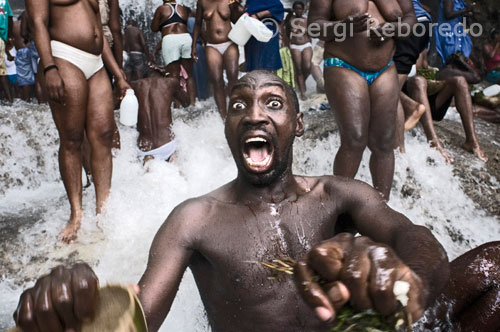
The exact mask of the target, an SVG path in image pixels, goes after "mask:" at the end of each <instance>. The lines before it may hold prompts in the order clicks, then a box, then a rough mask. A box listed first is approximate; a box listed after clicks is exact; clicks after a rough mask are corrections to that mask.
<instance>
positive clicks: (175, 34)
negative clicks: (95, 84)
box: [151, 0, 196, 105]
mask: <svg viewBox="0 0 500 332" xmlns="http://www.w3.org/2000/svg"><path fill="white" fill-rule="evenodd" d="M188 17H189V9H188V8H186V7H184V6H182V5H179V4H178V3H176V2H175V0H163V5H161V6H159V7H158V8H157V9H156V11H155V14H154V17H153V22H151V30H152V31H153V32H158V31H161V35H162V41H161V52H162V55H163V62H164V63H163V64H164V65H165V66H166V67H167V71H168V72H169V73H170V74H171V75H172V76H173V77H177V78H180V76H181V65H182V67H184V69H185V70H186V72H187V75H188V78H187V91H188V94H189V101H190V104H191V105H194V104H195V103H196V88H195V86H194V78H193V61H192V59H191V46H192V43H193V39H192V38H191V35H190V34H189V32H188V30H187V19H188Z"/></svg>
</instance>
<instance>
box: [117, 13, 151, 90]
mask: <svg viewBox="0 0 500 332" xmlns="http://www.w3.org/2000/svg"><path fill="white" fill-rule="evenodd" d="M123 41H124V49H125V51H126V52H127V55H128V60H127V62H126V63H125V66H124V67H123V70H124V71H125V74H126V75H127V78H128V80H129V82H130V81H135V80H139V79H141V78H142V77H143V73H144V70H145V69H146V61H147V62H150V58H149V50H148V46H147V45H146V40H145V39H144V34H143V33H142V30H141V29H139V28H138V27H137V24H136V23H135V21H133V20H131V21H130V22H129V24H128V25H127V27H126V28H125V32H124V34H123Z"/></svg>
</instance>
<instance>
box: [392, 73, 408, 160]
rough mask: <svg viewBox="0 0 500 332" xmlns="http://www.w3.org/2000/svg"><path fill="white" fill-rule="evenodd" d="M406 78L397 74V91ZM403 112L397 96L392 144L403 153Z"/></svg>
mask: <svg viewBox="0 0 500 332" xmlns="http://www.w3.org/2000/svg"><path fill="white" fill-rule="evenodd" d="M407 79H408V75H405V74H398V83H399V92H401V89H402V88H403V86H404V84H405V83H406V80H407ZM404 123H405V114H404V109H403V105H402V104H401V98H398V107H397V110H396V135H395V138H394V146H395V148H399V151H400V152H401V153H405V126H404Z"/></svg>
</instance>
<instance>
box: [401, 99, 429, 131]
mask: <svg viewBox="0 0 500 332" xmlns="http://www.w3.org/2000/svg"><path fill="white" fill-rule="evenodd" d="M424 113H425V106H424V105H422V104H418V106H417V108H416V109H414V110H413V111H412V112H411V115H410V116H409V117H408V118H407V119H406V120H405V130H410V129H412V128H413V127H415V126H416V125H417V123H418V121H419V120H420V118H421V117H422V115H424Z"/></svg>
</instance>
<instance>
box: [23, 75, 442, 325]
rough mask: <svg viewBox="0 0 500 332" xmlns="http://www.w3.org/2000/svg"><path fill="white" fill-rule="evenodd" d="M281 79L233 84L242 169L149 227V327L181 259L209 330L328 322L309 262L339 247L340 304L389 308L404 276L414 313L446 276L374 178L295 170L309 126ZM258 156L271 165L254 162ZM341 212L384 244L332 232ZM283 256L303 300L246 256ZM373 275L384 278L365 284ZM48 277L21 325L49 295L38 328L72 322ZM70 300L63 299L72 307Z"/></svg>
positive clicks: (233, 140) (423, 234)
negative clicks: (298, 145)
mask: <svg viewBox="0 0 500 332" xmlns="http://www.w3.org/2000/svg"><path fill="white" fill-rule="evenodd" d="M285 84H286V83H284V82H283V81H282V80H281V79H279V78H278V77H276V76H274V75H273V74H271V73H268V72H262V71H255V72H252V73H250V74H248V75H247V76H245V78H243V79H241V80H240V81H239V82H238V83H237V84H236V85H235V87H234V89H233V91H232V93H231V97H230V106H229V109H228V116H227V118H226V128H225V134H226V137H227V140H228V143H229V147H230V149H231V152H232V153H233V156H234V159H235V162H236V165H237V167H238V176H237V178H236V179H235V180H233V181H232V182H230V183H228V184H226V185H224V186H222V187H221V188H219V189H217V190H215V191H213V192H211V193H209V194H207V195H205V196H202V197H198V198H194V199H190V200H187V201H185V202H184V203H182V204H181V205H179V206H178V207H176V208H175V209H174V210H173V211H172V213H171V214H170V216H169V217H168V218H167V220H166V221H165V223H164V224H163V226H162V227H161V228H160V230H159V231H158V233H157V234H156V236H155V239H154V240H153V244H152V247H151V251H150V256H149V261H148V265H147V269H146V272H145V273H144V275H143V277H142V278H141V280H140V282H139V287H140V293H139V297H140V300H141V303H142V304H143V307H144V310H145V314H146V318H147V323H148V327H149V330H150V331H157V330H158V328H159V327H160V325H161V323H162V322H163V320H164V318H165V316H166V315H167V314H168V311H169V310H170V306H171V304H172V301H173V300H174V297H175V294H176V292H177V289H178V286H179V283H180V281H181V279H182V276H183V274H184V271H185V270H186V268H187V267H189V268H190V269H191V270H192V271H193V274H194V277H195V279H196V282H197V285H198V288H199V290H200V294H201V297H202V300H203V303H204V305H205V309H206V311H207V315H208V319H209V321H210V325H211V327H212V330H213V331H218V332H220V331H283V330H286V331H325V332H326V331H328V330H329V325H328V323H327V322H325V321H329V320H331V319H333V317H334V314H335V312H334V309H333V305H332V304H331V303H330V299H329V298H327V297H326V295H325V294H324V293H323V291H319V290H318V287H319V286H317V285H314V282H313V281H312V280H311V279H310V278H311V273H310V271H311V268H314V267H315V266H317V263H318V262H320V261H321V260H322V259H326V260H328V261H329V262H330V261H334V260H338V254H339V253H343V254H344V257H345V259H344V261H343V265H342V264H339V262H338V261H336V262H335V265H332V266H331V267H332V268H333V267H334V266H335V267H339V266H340V267H349V269H348V270H349V271H344V272H343V273H341V274H340V275H339V276H336V277H334V276H332V275H328V271H327V270H328V268H326V265H325V269H324V270H321V269H318V270H317V272H318V273H319V274H321V276H322V277H323V278H326V279H327V280H329V281H337V282H338V283H337V285H341V284H344V285H345V287H346V288H347V289H348V292H349V294H346V293H345V292H344V293H342V294H343V295H342V301H343V302H344V303H345V301H346V300H347V299H348V298H349V295H350V297H351V298H352V299H357V300H356V301H358V302H356V304H355V305H356V306H360V307H363V306H367V305H369V306H374V307H376V308H380V309H381V310H383V311H384V312H390V311H393V310H394V309H395V304H396V302H395V299H394V295H393V294H392V295H391V294H388V293H387V292H386V291H384V289H392V284H393V282H394V281H395V280H396V279H397V278H399V279H403V280H407V281H408V282H410V284H411V289H412V291H411V292H410V303H411V304H410V306H409V308H411V309H410V312H411V313H412V314H413V315H414V317H415V318H416V317H418V316H419V315H421V314H422V312H423V309H424V308H425V306H426V303H427V302H428V301H430V300H431V299H432V298H433V297H434V296H436V295H437V293H438V292H439V290H440V288H441V287H442V285H444V283H445V282H446V280H447V266H448V263H447V258H446V254H445V252H444V250H443V248H442V247H441V246H440V245H439V243H438V242H437V241H436V240H435V238H434V237H433V236H432V235H431V233H430V232H429V231H428V230H427V229H426V228H424V227H421V226H415V225H413V224H412V223H411V222H410V221H409V220H408V219H407V218H406V217H404V216H403V215H402V214H399V213H397V212H395V211H393V210H392V209H390V208H389V207H388V206H387V205H386V204H385V203H384V202H383V201H382V200H381V198H380V195H379V194H378V193H377V192H376V191H375V190H373V189H372V188H371V187H370V186H368V185H366V184H363V183H362V182H359V181H354V180H350V179H346V178H340V177H338V178H337V177H331V176H325V177H302V176H295V175H293V174H292V170H291V168H292V144H293V141H294V138H295V137H296V136H301V135H302V134H303V132H304V125H303V120H302V114H301V113H298V112H297V111H298V109H297V104H296V103H295V102H294V100H296V96H294V93H293V91H291V90H290V88H289V87H287V86H286V85H285ZM256 142H257V143H256ZM266 151H267V153H266ZM264 155H265V156H266V157H265V160H267V162H262V161H261V160H260V159H262V157H263V156H264ZM342 213H348V214H350V215H351V216H352V220H353V225H354V226H355V227H356V228H357V229H358V230H359V231H360V232H361V233H362V234H364V235H366V236H369V237H371V238H372V239H373V241H379V242H381V243H376V242H373V241H372V240H369V239H368V238H367V237H361V238H358V239H357V240H355V239H354V238H353V237H352V235H348V234H346V233H342V234H339V235H337V236H335V235H336V234H335V231H334V229H335V226H336V221H337V217H338V216H339V214H342ZM322 241H327V242H322ZM311 249H312V250H311ZM324 250H327V251H328V254H327V255H323V251H324ZM370 252H371V254H370ZM376 252H378V254H376ZM281 256H289V257H296V258H299V257H304V259H302V260H301V261H300V262H299V265H298V266H297V271H298V274H297V284H298V285H299V286H298V287H299V291H300V293H301V294H303V295H304V296H305V299H306V301H304V299H303V298H302V297H301V296H300V295H299V294H298V293H297V292H295V291H293V290H294V289H295V286H294V280H293V279H292V278H284V279H282V280H280V281H277V280H270V279H269V278H268V277H269V276H270V271H269V270H267V269H266V268H264V267H263V266H261V265H259V264H255V263H252V262H255V261H269V260H271V259H273V258H276V257H281ZM320 265H322V264H320ZM410 268H411V270H410ZM388 269H392V270H390V271H389V270H388ZM438 270H439V272H438ZM66 271H68V272H67V274H68V273H69V274H72V276H73V277H72V279H71V281H72V282H73V283H75V282H76V283H77V287H78V284H81V282H79V281H81V280H84V281H85V282H86V283H87V284H88V285H90V286H89V288H90V290H91V291H90V292H88V294H86V295H83V294H82V297H80V296H78V301H83V300H82V299H85V300H86V301H87V302H86V303H89V305H88V306H86V307H85V312H91V311H93V310H95V306H94V303H95V292H94V291H93V289H94V288H95V287H96V285H97V283H98V282H97V278H96V277H95V275H94V274H93V273H92V272H91V270H90V268H88V269H87V270H86V271H85V272H73V271H74V270H66ZM387 271H389V272H387ZM324 272H326V274H325V273H324ZM80 273H81V277H78V275H80ZM358 273H359V275H361V276H362V278H361V279H360V281H361V282H359V283H355V280H354V279H355V278H354V279H353V276H354V275H356V276H357V275H358ZM368 273H374V274H375V275H379V274H380V273H386V274H387V275H389V277H388V278H379V279H380V280H379V281H378V282H366V280H367V279H366V278H367V276H368ZM49 278H50V279H51V287H47V286H45V284H41V282H40V283H39V284H38V286H35V288H33V289H30V290H27V291H26V292H25V293H24V295H23V296H22V300H21V302H20V304H19V309H18V311H17V313H16V322H17V323H18V324H21V325H22V327H24V326H26V327H28V326H33V324H34V321H33V319H32V318H31V317H34V316H36V317H38V316H37V314H36V313H37V312H38V309H41V307H40V306H39V305H38V303H41V304H40V305H41V306H42V307H43V305H44V304H46V308H47V311H45V312H46V313H47V312H50V314H48V315H46V316H49V318H48V319H49V320H50V322H47V321H42V322H43V323H46V324H41V323H40V321H39V320H38V319H37V322H38V324H39V327H38V328H39V330H38V331H40V332H44V331H46V328H45V327H43V326H49V325H50V326H56V325H58V326H64V325H65V323H64V322H66V321H68V320H69V321H74V319H73V318H72V317H70V318H59V317H58V315H59V314H58V313H59V312H61V311H60V310H59V311H57V309H55V308H54V305H53V303H56V302H59V300H60V299H61V298H64V295H63V294H62V292H61V291H60V290H59V289H60V288H61V283H62V284H63V285H68V280H69V279H68V280H66V281H64V280H54V279H53V278H52V277H49ZM363 280H364V281H363ZM373 280H377V278H373ZM303 282H308V283H309V285H311V287H309V291H304V288H303V287H302V286H300V285H303ZM46 283H47V284H48V282H46ZM354 283H355V284H356V285H355V287H352V286H353V285H354ZM339 287H341V286H339ZM70 288H71V286H69V285H68V288H67V289H70ZM81 293H84V292H81ZM76 297H77V296H72V300H73V301H74V300H76ZM368 298H369V299H371V300H370V301H371V302H370V303H367V301H368ZM73 301H69V304H70V305H71V306H72V303H73ZM318 301H319V302H318ZM308 304H310V305H312V306H313V308H317V307H318V305H321V306H324V307H325V310H327V311H328V312H327V313H328V314H329V316H328V317H326V318H325V315H324V310H323V311H322V310H319V311H320V313H319V315H318V316H316V314H315V311H314V310H312V309H311V308H310V307H309V305H308ZM56 306H57V305H56ZM78 309H79V310H82V309H80V308H78ZM56 311H57V313H56ZM73 312H74V311H73ZM73 312H72V313H71V314H73ZM316 312H318V310H316ZM77 315H79V316H83V315H81V314H80V312H77ZM255 317H258V318H259V319H255ZM40 325H41V326H40ZM26 331H27V332H29V331H33V329H26ZM51 331H56V332H58V331H61V328H59V329H52V330H51Z"/></svg>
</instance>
